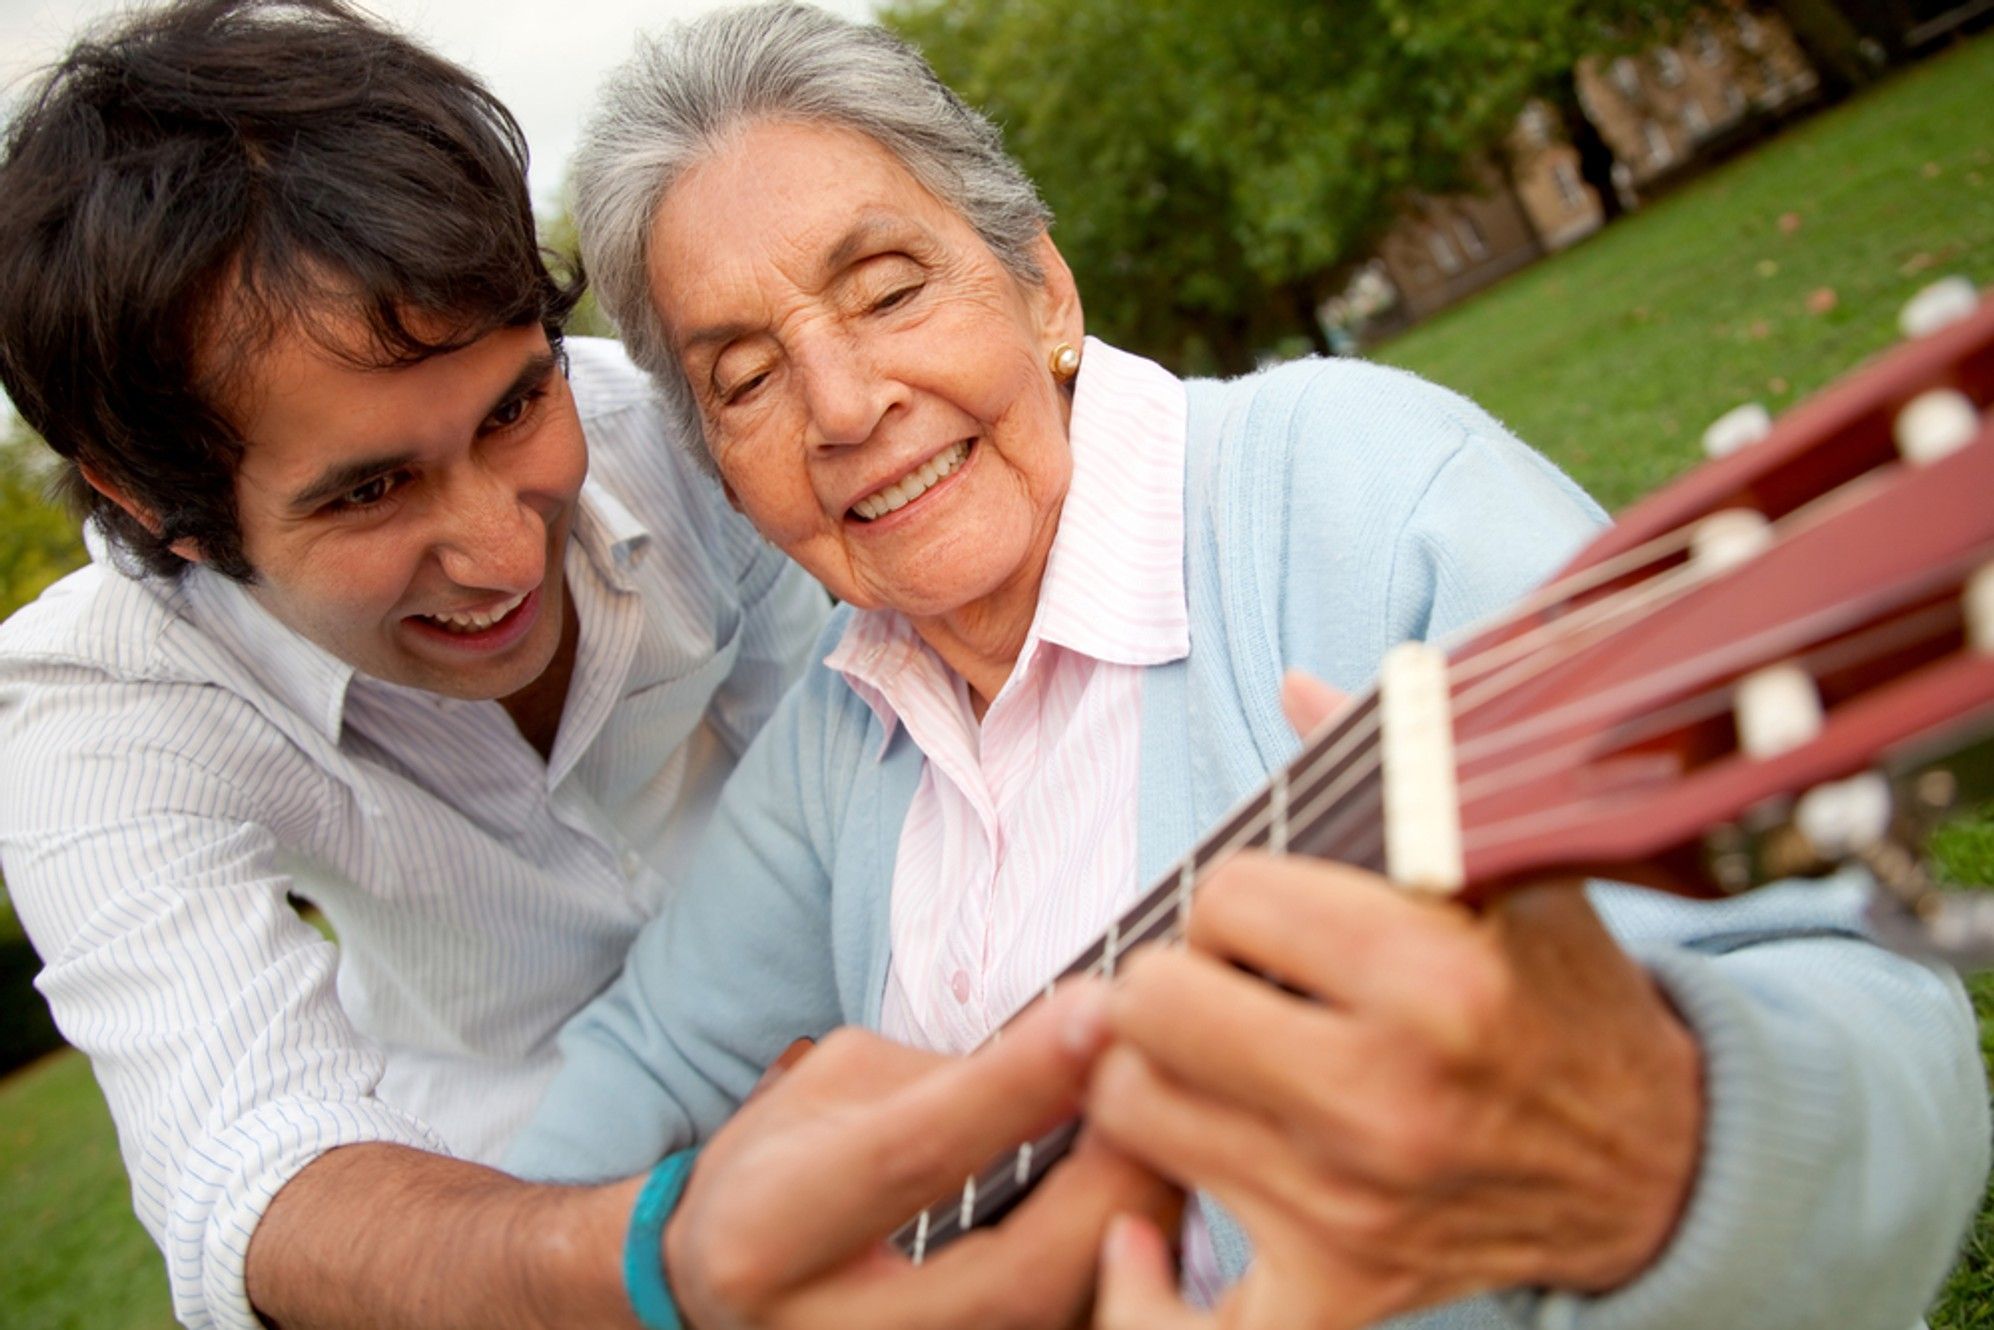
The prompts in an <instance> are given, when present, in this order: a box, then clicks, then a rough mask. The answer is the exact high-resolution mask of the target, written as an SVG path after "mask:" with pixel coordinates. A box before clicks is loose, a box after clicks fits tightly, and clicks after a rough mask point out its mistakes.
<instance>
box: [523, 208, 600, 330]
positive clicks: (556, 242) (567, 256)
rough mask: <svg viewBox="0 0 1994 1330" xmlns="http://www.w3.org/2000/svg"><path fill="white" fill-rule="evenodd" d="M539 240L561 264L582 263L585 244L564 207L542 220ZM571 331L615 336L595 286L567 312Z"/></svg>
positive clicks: (569, 268) (576, 265) (573, 267)
mask: <svg viewBox="0 0 1994 1330" xmlns="http://www.w3.org/2000/svg"><path fill="white" fill-rule="evenodd" d="M540 243H541V245H542V246H543V247H544V248H545V249H547V250H549V251H551V252H552V253H553V254H554V255H555V257H556V258H557V259H558V260H559V264H560V266H561V267H564V268H566V269H567V271H569V272H574V271H575V270H577V269H579V268H580V267H581V262H582V260H581V253H582V246H581V241H580V239H579V238H578V237H577V236H576V234H575V219H574V215H573V214H572V213H571V212H570V211H569V210H568V209H567V208H566V207H563V208H562V209H561V211H560V212H558V213H556V214H555V215H554V216H552V217H548V218H542V219H541V222H540ZM568 331H569V332H570V333H573V334H574V335H575V336H577V337H614V336H616V329H615V327H614V326H613V325H611V323H610V322H609V316H608V315H606V314H604V313H603V312H602V307H601V306H599V305H597V304H596V302H595V288H594V287H590V288H589V289H588V290H586V291H584V292H582V298H581V300H580V301H578V302H577V303H576V305H575V308H574V310H573V312H571V313H570V314H569V315H568Z"/></svg>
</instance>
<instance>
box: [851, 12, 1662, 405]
mask: <svg viewBox="0 0 1994 1330" xmlns="http://www.w3.org/2000/svg"><path fill="white" fill-rule="evenodd" d="M1691 8H1692V7H1691V6H1690V5H1689V4H1688V3H1686V2H1683V0H1453V3H1450V4H1448V5H1444V6H1442V5H1432V4H1429V3H1424V2H1423V0H1329V2H1328V3H1305V2H1304V0H1176V2H1175V3H1172V4H1168V5H1147V4H1138V3H1132V2H1131V0H1057V3H1055V2H1054V0H901V3H900V4H898V5H897V6H895V7H893V8H889V9H888V10H887V11H886V12H885V13H884V14H883V15H882V18H883V20H884V21H885V22H887V23H888V24H890V25H891V26H893V27H894V28H896V29H897V30H898V31H900V32H901V33H902V34H903V35H904V36H906V37H907V38H909V39H910V40H911V41H913V42H914V43H915V44H916V45H918V46H920V47H921V48H922V50H923V52H924V53H925V54H926V55H927V56H928V58H929V60H930V61H931V62H932V63H933V64H934V65H935V67H936V69H937V70H938V72H939V73H940V74H941V75H942V77H943V79H944V80H945V81H947V82H948V83H949V84H950V85H951V86H952V87H954V88H955V89H956V90H957V91H958V92H959V93H961V94H962V95H963V96H964V97H965V99H966V100H968V101H969V102H970V103H971V104H973V105H976V106H978V107H980V108H981V109H983V110H984V111H985V112H987V113H988V114H990V115H992V116H993V118H995V119H996V120H997V121H998V123H999V124H1000V125H1002V126H1003V128H1004V131H1005V135H1006V142H1007V144H1008V146H1009V147H1010V149H1011V151H1012V152H1013V153H1014V154H1015V155H1016V156H1017V157H1018V159H1019V160H1020V161H1021V162H1023V163H1024V165H1025V167H1026V169H1027V170H1028V171H1030V172H1031V173H1032V175H1033V177H1034V178H1035V179H1036V180H1037V181H1038V183H1039V186H1040V189H1041V190H1042V191H1043V192H1044V194H1045V196H1046V199H1047V201H1048V202H1049V203H1050V204H1051V205H1052V207H1053V209H1054V211H1055V213H1056V214H1057V215H1058V217H1059V222H1058V227H1057V231H1056V235H1057V236H1058V239H1059V242H1060V246H1061V248H1062V250H1063V251H1064V252H1065V254H1066V256H1067V258H1068V261H1069V262H1071V263H1072V264H1073V267H1074V269H1075V272H1076V274H1077V275H1078V277H1079V279H1080V284H1081V293H1082V295H1083V297H1084V298H1085V300H1086V302H1087V308H1088V317H1089V323H1090V326H1092V327H1095V328H1097V329H1099V330H1101V331H1102V332H1103V333H1104V334H1105V335H1107V336H1109V337H1110V338H1112V339H1115V340H1119V341H1122V342H1123V343H1125V344H1127V345H1130V346H1132V347H1135V348H1138V349H1141V350H1143V351H1144V352H1146V353H1148V354H1150V355H1154V356H1156V357H1157V358H1159V359H1161V360H1163V361H1165V362H1166V363H1168V364H1171V365H1172V366H1173V367H1176V368H1179V369H1189V370H1206V369H1219V370H1223V371H1228V372H1232V371H1238V370H1243V369H1246V368H1250V367H1251V365H1252V363H1253V361H1254V358H1255V356H1256V354H1257V353H1258V352H1260V351H1261V350H1262V349H1264V348H1267V347H1269V346H1271V345H1273V344H1275V343H1277V342H1279V341H1281V340H1283V339H1284V338H1297V337H1299V338H1304V339H1306V340H1307V342H1308V343H1309V344H1310V345H1311V346H1313V347H1314V348H1315V349H1317V350H1319V351H1324V352H1326V351H1328V349H1329V346H1328V343H1327V340H1326V338H1325V335H1324V332H1323V329H1322V327H1321V325H1320V323H1319V321H1318V320H1317V317H1316V309H1317V307H1318V306H1319V305H1320V303H1321V302H1322V300H1323V299H1324V297H1326V296H1327V295H1328V294H1330V293H1331V292H1333V291H1334V290H1336V289H1338V288H1339V287H1340V286H1341V285H1342V282H1343V280H1344V278H1345V277H1346V276H1347V275H1348V273H1349V272H1350V271H1351V270H1352V269H1353V268H1354V267H1355V266H1356V265H1357V264H1359V263H1361V262H1363V261H1364V259H1366V258H1367V257H1368V256H1369V255H1370V253H1371V252H1372V250H1373V249H1374V247H1375V246H1376V244H1377V243H1378V241H1379V240H1380V239H1381V238H1382V237H1383V235H1384V233H1385V232H1386V231H1387V230H1388V229H1389V228H1390V227H1391V226H1392V224H1393V223H1394V221H1395V220H1396V219H1397V217H1398V216H1399V214H1400V210H1401V209H1402V207H1403V206H1404V205H1405V204H1406V203H1407V201H1408V200H1410V199H1411V198H1413V197H1415V196H1417V195H1422V194H1424V195H1442V194H1448V193H1455V192H1459V191H1461V190H1464V189H1469V188H1475V187H1478V186H1479V185H1480V183H1481V182H1482V181H1483V180H1484V179H1485V178H1486V176H1487V173H1488V170H1489V168H1490V167H1491V165H1495V164H1498V159H1497V157H1496V154H1497V153H1498V152H1499V151H1500V150H1501V145H1502V144H1503V143H1504V142H1505V141H1506V140H1507V138H1508V137H1509V135H1510V133H1511V131H1512V129H1513V127H1514V125H1515V122H1516V117H1517V116H1518V114H1519V113H1520V112H1521V110H1522V109H1523V107H1524V106H1525V105H1526V104H1527V103H1528V101H1529V100H1530V99H1531V98H1533V97H1538V96H1542V95H1544V94H1545V92H1546V90H1547V89H1549V88H1553V87H1554V86H1556V80H1557V79H1558V78H1560V77H1562V78H1564V79H1565V80H1567V81H1569V80H1570V79H1571V78H1572V77H1573V70H1574V69H1575V67H1576V65H1577V62H1578V60H1579V58H1580V57H1581V56H1582V55H1584V54H1586V53H1588V52H1590V51H1596V50H1599V49H1601V47H1602V46H1603V45H1604V46H1611V47H1613V48H1614V49H1618V48H1619V47H1621V46H1622V45H1626V44H1637V43H1646V44H1652V43H1653V41H1655V40H1656V39H1657V35H1658V34H1666V32H1667V31H1668V28H1667V24H1669V23H1671V22H1679V21H1681V19H1682V18H1683V17H1685V16H1686V15H1687V14H1688V13H1690V12H1691ZM1582 113H1583V108H1582V107H1581V108H1580V114H1581V115H1582ZM1588 123H1589V122H1588ZM1603 143H1604V141H1603V140H1600V144H1601V146H1603ZM1610 167H1611V158H1610V156H1609V157H1608V158H1607V169H1608V171H1609V172H1610ZM1607 189H1608V190H1609V191H1610V190H1611V185H1610V183H1609V184H1608V185H1607Z"/></svg>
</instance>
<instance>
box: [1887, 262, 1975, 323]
mask: <svg viewBox="0 0 1994 1330" xmlns="http://www.w3.org/2000/svg"><path fill="white" fill-rule="evenodd" d="M1979 304H1980V293H1979V292H1978V291H1976V290H1974V289H1973V283H1972V281H1971V280H1969V279H1968V278H1965V277H1961V276H1958V275H1954V276H1951V277H1942V278H1940V279H1939V280H1938V281H1936V282H1933V283H1932V284H1931V285H1930V286H1928V287H1926V288H1925V289H1924V290H1922V291H1920V292H1919V293H1918V294H1917V295H1915V296H1912V297H1911V299H1910V300H1908V301H1906V302H1905V305H1904V310H1903V312H1902V313H1900V314H1899V315H1898V316H1897V326H1898V328H1899V329H1901V330H1902V331H1903V333H1904V335H1905V336H1906V337H1926V336H1929V335H1931V334H1932V333H1935V332H1937V331H1938V330H1939V329H1941V328H1943V327H1945V326H1946V325H1947V324H1949V323H1958V322H1959V321H1960V320H1961V319H1963V318H1965V317H1967V316H1968V315H1969V314H1971V313H1973V311H1974V309H1975V308H1976V307H1978V306H1979Z"/></svg>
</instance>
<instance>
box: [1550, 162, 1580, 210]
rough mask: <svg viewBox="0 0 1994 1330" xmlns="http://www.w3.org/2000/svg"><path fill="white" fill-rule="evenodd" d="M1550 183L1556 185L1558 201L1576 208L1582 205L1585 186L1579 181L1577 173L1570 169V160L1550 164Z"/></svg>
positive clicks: (1568, 206)
mask: <svg viewBox="0 0 1994 1330" xmlns="http://www.w3.org/2000/svg"><path fill="white" fill-rule="evenodd" d="M1551 183H1552V184H1554V185H1556V186H1557V187H1558V201H1559V202H1561V203H1563V204H1564V205H1565V207H1567V208H1578V207H1581V206H1583V205H1584V203H1585V201H1586V193H1585V187H1584V186H1583V185H1581V184H1580V183H1579V173H1578V172H1577V171H1574V170H1573V169H1572V164H1571V163H1570V162H1555V163H1553V164H1552V166H1551Z"/></svg>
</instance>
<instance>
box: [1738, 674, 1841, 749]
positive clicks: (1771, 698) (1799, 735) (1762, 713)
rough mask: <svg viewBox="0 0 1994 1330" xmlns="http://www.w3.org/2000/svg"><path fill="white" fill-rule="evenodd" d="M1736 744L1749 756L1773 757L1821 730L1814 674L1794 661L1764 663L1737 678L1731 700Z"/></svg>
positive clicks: (1812, 736)
mask: <svg viewBox="0 0 1994 1330" xmlns="http://www.w3.org/2000/svg"><path fill="white" fill-rule="evenodd" d="M1732 711H1733V719H1734V720H1735V721H1736V722H1737V726H1738V747H1740V748H1742V749H1743V750H1744V751H1745V753H1746V754H1747V755H1748V756H1750V757H1757V758H1767V757H1777V756H1779V755H1780V754H1781V753H1784V752H1787V751H1789V750H1791V749H1795V748H1798V747H1800V746H1801V745H1802V744H1805V743H1807V742H1809V741H1810V740H1812V739H1813V738H1814V737H1815V736H1816V735H1818V734H1820V733H1821V725H1822V720H1823V716H1824V713H1823V711H1822V708H1821V690H1820V689H1818V688H1816V687H1815V686H1814V676H1813V675H1811V674H1809V673H1807V671H1805V670H1803V669H1801V668H1800V667H1799V666H1798V665H1768V666H1767V667H1766V668H1764V669H1762V670H1758V671H1756V672H1754V673H1752V674H1748V675H1746V676H1745V677H1744V678H1742V679H1740V680H1738V688H1737V693H1736V695H1735V696H1734V698H1733V700H1732Z"/></svg>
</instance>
